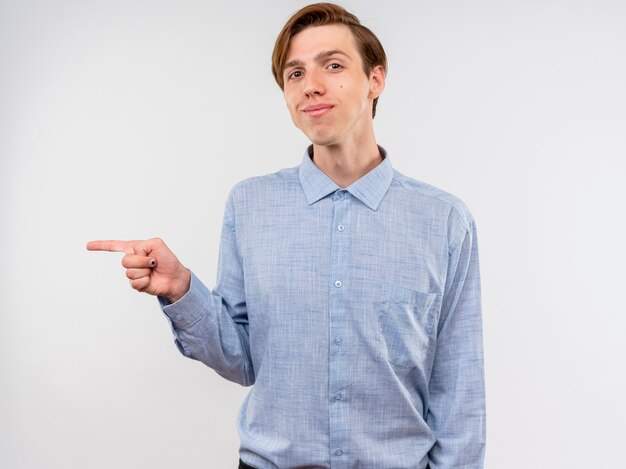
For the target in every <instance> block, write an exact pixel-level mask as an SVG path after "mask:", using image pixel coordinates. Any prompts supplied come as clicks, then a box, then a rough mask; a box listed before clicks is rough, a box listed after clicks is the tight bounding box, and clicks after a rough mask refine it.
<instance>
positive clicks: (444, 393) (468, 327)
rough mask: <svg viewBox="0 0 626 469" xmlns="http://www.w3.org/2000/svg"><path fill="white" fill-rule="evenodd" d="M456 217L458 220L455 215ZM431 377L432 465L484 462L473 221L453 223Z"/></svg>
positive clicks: (475, 466) (475, 467) (434, 468)
mask: <svg viewBox="0 0 626 469" xmlns="http://www.w3.org/2000/svg"><path fill="white" fill-rule="evenodd" d="M457 221H458V220H457ZM456 226H457V227H459V228H457V229H456V230H455V233H454V236H453V237H452V243H451V245H450V246H451V247H450V249H449V259H448V270H447V277H446V284H445V291H444V297H443V302H442V309H441V315H440V320H439V326H438V335H437V345H436V351H435V359H434V364H433V371H432V374H431V378H430V383H429V411H428V414H427V419H426V420H427V423H428V425H429V426H430V428H431V429H432V430H433V432H434V434H435V436H436V438H437V441H436V443H435V445H434V446H433V448H432V449H431V450H430V452H429V459H430V467H431V469H448V468H464V469H470V468H471V469H479V468H482V467H483V459H484V452H485V433H486V431H485V430H486V424H485V420H486V419H485V384H484V367H483V339H482V317H481V299H480V271H479V263H478V244H477V237H476V226H475V224H474V221H473V220H472V219H471V217H469V219H468V220H467V221H466V222H464V223H458V224H456Z"/></svg>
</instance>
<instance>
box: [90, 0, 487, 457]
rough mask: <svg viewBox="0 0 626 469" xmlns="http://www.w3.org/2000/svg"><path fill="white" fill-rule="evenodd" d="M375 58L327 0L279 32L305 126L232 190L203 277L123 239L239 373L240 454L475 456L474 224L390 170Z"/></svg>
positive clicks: (145, 283) (157, 287) (147, 281)
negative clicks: (292, 163)
mask: <svg viewBox="0 0 626 469" xmlns="http://www.w3.org/2000/svg"><path fill="white" fill-rule="evenodd" d="M385 71H386V57H385V53H384V50H383V48H382V46H381V45H380V43H379V41H378V39H377V38H376V36H374V34H373V33H372V32H371V31H369V30H368V29H367V28H365V27H363V26H362V25H361V24H360V23H359V21H358V19H357V18H356V17H354V16H353V15H351V14H349V13H348V12H346V11H345V10H344V9H342V8H341V7H339V6H336V5H332V4H315V5H310V6H308V7H305V8H303V9H302V10H300V11H299V12H297V13H296V14H295V15H294V16H293V17H292V18H291V19H290V20H289V21H288V22H287V24H286V25H285V27H284V29H283V30H282V31H281V33H280V35H279V37H278V39H277V41H276V46H275V50H274V54H273V72H274V76H275V77H276V81H277V82H278V84H279V86H280V87H281V88H282V89H283V91H284V95H285V99H286V102H287V106H288V108H289V112H290V113H291V117H292V119H293V122H294V124H295V125H296V126H297V127H298V128H299V129H301V130H302V131H303V132H304V133H305V134H306V135H307V137H308V138H309V139H310V140H311V142H312V145H311V146H309V148H308V149H307V150H306V152H305V154H304V157H303V159H302V162H301V164H300V165H299V166H297V167H294V168H288V169H283V170H281V171H278V172H277V173H274V174H270V175H266V176H260V177H255V178H250V179H247V180H244V181H242V182H240V183H239V184H237V185H236V186H235V187H234V188H233V189H232V191H231V192H230V194H229V196H228V200H227V203H226V208H225V213H224V223H223V228H222V237H221V244H220V258H219V259H220V260H219V268H218V280H217V284H216V286H215V288H214V289H213V290H209V289H208V288H206V287H205V286H204V285H203V284H202V283H201V282H200V280H198V279H197V278H196V277H195V276H194V275H193V274H192V273H190V271H189V270H188V269H187V268H185V267H184V266H183V265H182V264H181V263H180V262H179V261H178V260H177V259H176V257H175V256H174V254H172V252H171V251H170V250H169V249H168V248H167V247H166V246H165V244H164V243H163V242H162V241H160V240H158V239H155V240H148V241H93V242H91V243H89V245H88V249H92V250H107V251H124V252H126V253H127V254H126V256H125V257H124V259H123V265H124V266H125V267H126V268H127V270H126V274H127V276H128V277H129V279H130V281H131V285H132V287H133V288H135V289H137V290H140V291H144V292H147V293H150V294H152V295H157V296H158V297H159V299H160V302H161V305H162V307H163V310H164V312H165V314H166V315H167V317H168V318H169V319H170V320H171V323H172V325H173V330H174V335H175V339H176V340H175V341H176V344H177V346H178V348H179V349H180V351H181V352H182V353H183V354H184V355H186V356H188V357H190V358H194V359H196V360H200V361H202V362H203V363H205V364H207V365H208V366H210V367H211V368H213V369H214V370H215V371H217V373H219V374H220V375H222V376H223V377H225V378H226V379H229V380H231V381H235V382H237V383H240V384H242V385H244V386H252V385H254V387H253V388H252V389H251V391H250V393H249V394H248V396H247V398H246V400H245V401H244V403H243V405H242V407H241V411H240V413H239V419H238V428H239V433H240V437H241V450H240V457H241V461H240V467H243V468H247V467H254V468H259V469H269V468H281V469H283V468H305V467H307V468H378V469H390V468H412V469H424V468H426V467H428V466H430V468H431V469H443V468H460V467H463V468H466V469H468V468H472V469H475V468H481V467H482V465H483V454H484V447H485V397H484V380H483V355H482V326H481V307H480V280H479V268H478V257H477V256H478V251H477V244H476V228H475V224H474V221H473V219H472V216H471V215H470V213H469V211H468V209H467V208H466V207H465V205H464V204H463V203H462V202H461V201H460V200H459V199H457V198H455V197H454V196H452V195H450V194H447V193H445V192H443V191H441V190H438V189H436V188H434V187H432V186H429V185H427V184H424V183H422V182H418V181H416V180H414V179H411V178H408V177H406V176H404V175H402V174H401V173H399V172H398V171H396V170H394V169H392V166H391V161H390V159H389V156H387V155H386V153H385V150H384V149H383V148H382V147H379V146H377V144H376V141H375V138H374V132H373V127H372V119H373V117H374V114H375V106H376V102H377V100H378V97H379V96H380V94H381V92H382V91H383V89H384V86H385Z"/></svg>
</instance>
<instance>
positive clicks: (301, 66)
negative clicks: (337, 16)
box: [283, 24, 384, 146]
mask: <svg viewBox="0 0 626 469" xmlns="http://www.w3.org/2000/svg"><path fill="white" fill-rule="evenodd" d="M283 77H284V80H285V85H284V95H285V100H286V102H287V107H288V108H289V112H290V114H291V118H292V120H293V122H294V124H295V125H296V127H298V128H299V129H300V130H302V132H304V134H305V135H306V136H307V137H308V138H309V139H310V140H311V142H313V143H314V144H315V145H324V146H327V145H341V144H342V143H344V142H347V141H351V142H353V143H356V142H358V141H360V140H363V139H364V138H367V137H368V135H369V133H372V134H373V131H372V103H373V100H374V98H376V97H378V96H379V95H380V93H381V92H382V90H383V88H384V71H383V69H382V67H375V68H374V69H373V70H372V72H371V73H370V76H367V75H366V74H365V73H364V71H363V61H362V59H361V56H360V54H359V51H358V49H357V45H356V41H355V39H354V36H353V35H352V32H351V31H350V29H349V28H348V27H347V26H345V25H341V24H331V25H324V26H314V27H309V28H307V29H305V30H303V31H301V32H300V33H298V34H296V35H295V36H294V37H293V38H292V39H291V43H290V45H289V51H288V53H287V60H286V62H285V68H284V70H283Z"/></svg>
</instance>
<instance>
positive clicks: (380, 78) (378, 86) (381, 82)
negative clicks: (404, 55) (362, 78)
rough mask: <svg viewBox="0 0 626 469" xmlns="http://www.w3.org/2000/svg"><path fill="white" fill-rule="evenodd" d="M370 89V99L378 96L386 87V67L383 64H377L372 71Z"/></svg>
mask: <svg viewBox="0 0 626 469" xmlns="http://www.w3.org/2000/svg"><path fill="white" fill-rule="evenodd" d="M369 81H370V83H369V86H370V91H369V93H368V95H367V97H368V98H369V99H376V98H378V97H379V96H380V95H381V94H382V92H383V90H384V89H385V69H384V68H383V67H382V65H376V67H374V69H373V70H372V71H371V72H370V80H369Z"/></svg>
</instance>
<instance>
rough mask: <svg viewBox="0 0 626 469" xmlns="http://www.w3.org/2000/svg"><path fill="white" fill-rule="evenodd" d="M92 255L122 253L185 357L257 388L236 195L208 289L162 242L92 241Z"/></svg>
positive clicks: (230, 204)
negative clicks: (212, 286) (215, 275)
mask: <svg viewBox="0 0 626 469" xmlns="http://www.w3.org/2000/svg"><path fill="white" fill-rule="evenodd" d="M87 249H88V250H91V251H120V252H125V253H126V255H125V256H124V258H123V259H122V265H123V266H124V267H126V276H127V277H128V278H129V280H130V284H131V286H132V287H133V288H134V289H136V290H138V291H142V292H145V293H148V294H151V295H154V296H157V297H158V298H159V302H160V304H161V306H162V309H163V311H164V312H165V314H166V316H167V317H168V319H169V320H170V323H171V325H172V331H173V333H174V337H175V343H176V345H177V347H178V349H179V350H180V351H181V353H183V354H184V355H185V356H187V357H190V358H193V359H196V360H199V361H201V362H203V363H205V364H206V365H208V366H210V367H211V368H213V369H214V370H215V371H216V372H217V373H219V374H220V375H221V376H223V377H225V378H226V379H229V380H231V381H235V382H237V383H240V384H242V385H244V386H249V385H252V384H253V383H254V371H253V369H252V362H251V360H250V352H249V341H248V319H247V318H248V317H247V311H246V302H245V292H244V286H243V269H242V263H241V258H240V256H239V253H238V250H237V244H236V232H235V224H234V205H233V202H232V192H231V195H229V198H228V202H227V204H226V209H225V211H224V224H223V227H222V237H221V243H220V256H219V266H218V282H217V286H216V288H215V290H214V291H211V290H209V289H208V288H206V287H205V286H204V285H203V284H202V282H200V280H199V279H198V278H197V277H196V276H195V275H193V274H192V273H191V272H190V271H189V269H187V268H186V267H184V266H183V265H182V264H181V263H180V262H179V261H178V259H177V258H176V256H175V255H174V254H173V253H172V251H170V250H169V248H168V247H167V246H166V245H165V243H164V242H163V241H161V240H160V239H150V240H145V241H112V240H109V241H91V242H89V243H88V244H87Z"/></svg>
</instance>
